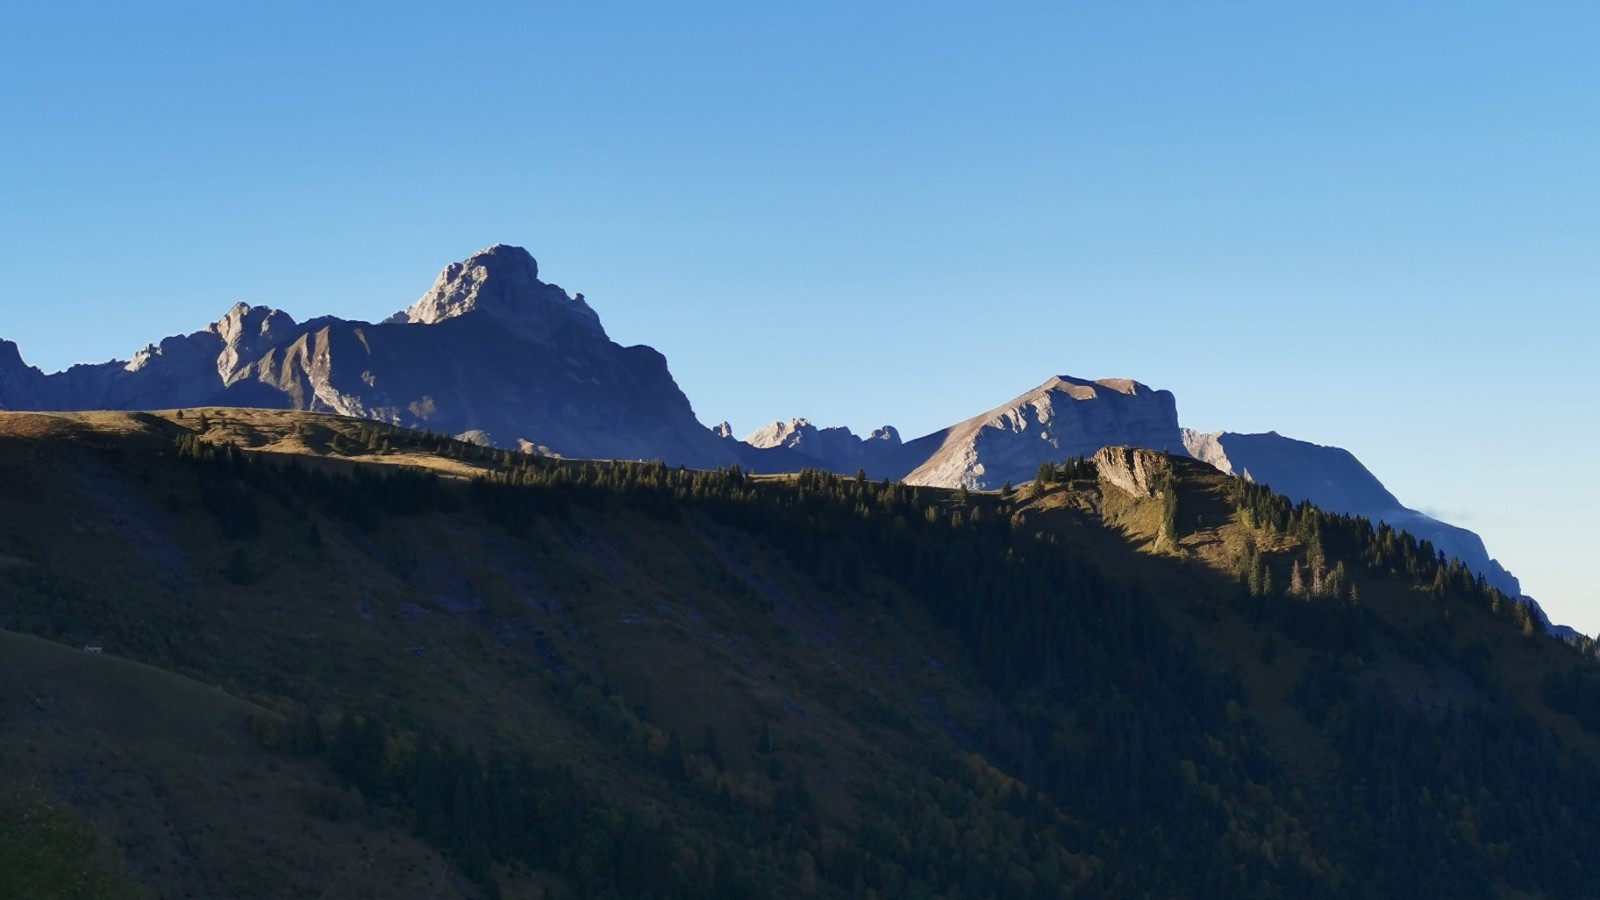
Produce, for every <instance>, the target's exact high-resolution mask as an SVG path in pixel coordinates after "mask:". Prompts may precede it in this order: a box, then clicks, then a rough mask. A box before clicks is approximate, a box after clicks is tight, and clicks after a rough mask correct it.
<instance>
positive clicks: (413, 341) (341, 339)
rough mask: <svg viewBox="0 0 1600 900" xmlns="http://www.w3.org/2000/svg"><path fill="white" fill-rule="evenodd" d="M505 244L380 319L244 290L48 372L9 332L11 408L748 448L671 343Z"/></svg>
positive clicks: (659, 454)
mask: <svg viewBox="0 0 1600 900" xmlns="http://www.w3.org/2000/svg"><path fill="white" fill-rule="evenodd" d="M538 274H539V269H538V264H537V263H536V262H535V261H534V259H533V257H532V256H531V255H529V254H528V252H527V251H526V250H523V249H521V248H519V247H509V246H506V245H498V246H495V247H491V248H489V249H487V250H484V251H482V252H480V253H478V254H475V255H474V256H472V257H471V258H470V259H467V260H465V261H464V262H460V263H454V264H452V265H450V266H448V267H447V268H446V269H445V270H444V271H443V272H442V273H441V274H440V276H439V279H438V281H437V282H436V283H435V284H434V286H433V288H432V290H430V291H429V292H428V293H427V294H426V295H424V296H423V297H422V298H421V299H420V300H418V301H417V302H416V303H415V304H413V305H412V306H411V307H410V308H409V309H407V310H405V311H403V312H400V313H397V314H395V315H394V316H392V317H390V318H389V319H387V320H385V321H384V322H382V323H380V324H376V325H374V324H369V323H365V322H348V321H344V320H341V319H336V318H332V317H325V318H320V319H313V320H311V321H309V322H304V323H296V322H295V321H294V320H293V319H291V318H290V317H289V316H288V315H287V314H285V313H282V312H280V311H277V310H272V309H268V308H266V307H249V306H246V305H244V304H239V305H237V306H235V307H234V308H233V309H231V310H229V312H228V313H227V315H225V316H224V317H223V318H222V319H220V320H219V321H217V322H216V323H214V324H212V325H210V326H208V327H207V328H206V329H204V330H203V331H199V332H196V333H194V334H191V335H188V336H183V337H170V338H167V339H165V340H163V341H162V342H161V343H160V344H159V345H158V346H157V345H152V346H150V347H147V348H145V349H144V350H141V351H140V352H139V353H137V354H135V356H134V358H133V359H132V360H131V361H128V362H125V363H124V362H121V361H113V362H108V363H102V364H99V365H92V366H74V367H72V368H71V369H68V370H67V371H65V372H61V373H57V374H54V375H45V374H43V373H41V372H39V371H38V370H37V369H33V368H31V367H28V366H26V365H25V364H24V363H23V362H22V359H21V357H20V356H19V355H18V353H17V349H16V346H15V345H14V344H11V343H9V342H4V343H0V408H4V409H14V410H30V409H31V410H51V409H55V410H75V409H76V410H81V409H125V410H133V409H176V408H184V407H191V406H204V405H208V404H227V405H232V406H253V407H262V408H277V409H304V410H317V411H327V412H336V413H340V414H343V415H350V416H359V417H363V418H370V419H376V420H378V421H381V422H386V423H390V424H399V425H404V426H408V427H415V428H419V429H420V428H428V429H431V430H434V431H441V432H446V433H451V434H462V433H466V432H475V433H477V434H478V435H479V436H480V438H481V439H483V440H487V441H490V442H492V443H494V444H497V445H499V446H506V447H517V446H528V447H537V448H542V449H544V450H547V451H548V452H551V453H555V454H559V455H562V456H568V457H582V458H601V459H662V460H665V461H668V462H671V463H673V464H684V465H691V466H702V467H713V466H716V465H721V464H725V463H728V462H731V461H733V460H734V459H735V454H734V453H733V452H731V450H730V449H729V448H728V447H727V446H726V445H725V444H724V443H723V442H722V441H719V440H717V439H716V438H715V437H714V436H713V435H711V434H709V433H708V432H707V431H706V429H705V428H704V427H702V426H701V425H700V423H699V422H698V421H697V420H696V419H695V416H694V412H693V410H692V409H691V408H690V405H689V401H688V399H687V398H686V397H684V395H683V392H682V391H680V390H679V389H678V386H677V384H676V383H675V382H674V381H673V379H672V376H671V374H670V373H669V372H668V371H667V364H666V360H665V359H664V358H663V357H662V356H661V354H659V353H657V352H656V351H654V350H652V349H650V348H649V347H645V346H637V347H621V346H619V345H617V344H615V343H613V342H612V341H611V340H609V339H608V338H607V337H606V333H605V330H604V329H603V328H602V327H601V325H600V320H599V317H598V316H596V315H595V313H594V311H593V310H592V309H590V308H589V306H588V305H587V304H586V303H585V302H584V299H583V295H582V294H579V295H577V296H575V297H573V296H568V294H567V293H566V292H565V291H563V290H562V289H561V288H559V287H557V286H555V285H553V284H546V283H544V282H542V281H540V280H539V278H538Z"/></svg>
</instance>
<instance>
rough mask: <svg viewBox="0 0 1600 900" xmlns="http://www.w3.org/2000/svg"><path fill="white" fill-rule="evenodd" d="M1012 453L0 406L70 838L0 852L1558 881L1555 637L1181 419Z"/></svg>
mask: <svg viewBox="0 0 1600 900" xmlns="http://www.w3.org/2000/svg"><path fill="white" fill-rule="evenodd" d="M428 327H433V326H428ZM708 433H709V432H708ZM1040 475H1041V478H1040V479H1039V480H1037V481H1035V482H1032V483H1029V484H1026V485H1024V486H1023V487H1021V488H1020V489H1019V490H1016V491H1014V492H1007V493H981V492H975V491H970V490H967V489H955V490H950V489H937V488H926V487H924V488H917V487H912V486H907V485H902V484H892V483H882V482H874V481H870V480H866V479H856V478H842V477H836V476H830V475H824V474H820V473H814V472H813V473H807V474H805V475H802V476H796V477H763V478H751V477H749V476H747V475H745V474H743V473H740V472H737V471H732V470H723V471H718V472H695V471H685V470H678V469H674V468H670V467H665V466H660V465H638V464H627V463H617V464H610V463H583V462H563V461H558V460H550V459H535V458H531V457H526V456H522V455H518V454H512V453H508V452H505V451H499V450H492V449H488V448H484V447H480V446H476V445H472V444H467V443H462V442H457V441H451V440H448V439H446V438H442V437H439V436H436V435H425V434H417V433H414V432H406V431H402V430H399V429H393V428H390V427H388V426H381V425H375V424H374V423H372V422H370V421H365V420H359V419H348V418H339V417H334V416H329V415H321V414H314V413H305V412H281V411H263V410H230V409H215V408H208V409H199V410H197V409H189V410H185V411H184V412H183V413H182V415H180V414H178V413H177V412H170V413H161V414H145V413H88V414H73V415H39V414H15V413H12V414H0V479H3V483H4V484H6V485H7V486H8V487H7V489H6V490H5V491H0V628H3V629H6V630H8V631H10V632H25V633H27V634H29V635H32V636H35V637H42V638H47V639H49V640H51V641H53V642H54V644H52V645H45V644H42V643H41V642H39V641H36V640H33V639H32V638H26V637H23V636H21V635H16V634H5V633H3V632H0V676H4V677H3V678H0V809H15V808H23V809H32V810H38V809H43V808H46V807H53V808H54V809H55V812H54V813H53V814H52V815H53V816H54V819H53V820H52V821H54V822H56V823H57V826H59V833H60V834H62V835H65V837H64V838H63V839H61V840H54V841H52V842H49V843H47V844H43V845H40V844H38V843H37V842H35V843H34V844H31V845H28V846H21V845H20V844H15V843H8V840H13V839H12V838H8V835H11V834H12V832H8V831H7V830H6V829H5V827H4V823H3V822H0V861H3V860H7V859H15V858H19V854H25V855H26V856H27V857H28V858H33V859H39V860H42V861H43V862H44V863H48V864H49V866H50V867H51V871H71V870H73V869H74V868H76V869H77V870H78V871H85V872H93V873H98V874H96V875H95V878H96V879H97V883H98V884H100V885H102V886H104V885H110V886H111V887H113V888H116V887H119V886H125V885H121V883H120V882H118V881H117V879H118V878H122V879H130V880H132V881H134V882H137V883H138V884H141V885H143V886H144V887H145V888H147V889H148V890H149V891H151V892H152V893H153V894H154V895H156V896H193V897H237V896H259V895H276V894H282V895H305V894H308V893H309V894H311V895H315V894H316V893H319V892H325V893H328V894H329V895H330V896H333V895H338V896H440V897H463V898H467V897H487V896H492V895H494V894H498V895H500V896H505V897H616V896H624V897H632V896H657V897H755V896H824V897H859V896H866V895H867V894H868V893H869V892H871V893H874V894H876V895H877V896H880V897H913V896H935V895H942V896H963V897H976V898H985V897H995V898H999V897H1067V896H1073V897H1129V896H1188V897H1230V898H1233V897H1242V898H1255V897H1260V898H1268V897H1286V896H1293V897H1297V898H1298V897H1305V898H1320V897H1329V898H1331V897H1352V896H1354V897H1392V896H1449V897H1468V898H1476V897H1485V898H1486V897H1492V896H1512V895H1519V894H1520V895H1532V896H1546V897H1584V896H1589V895H1591V894H1592V886H1593V878H1592V875H1591V873H1590V872H1589V871H1588V866H1587V864H1586V863H1585V860H1586V859H1587V858H1588V856H1589V854H1590V852H1591V851H1592V847H1593V846H1594V845H1595V844H1596V843H1597V842H1600V822H1597V821H1596V820H1595V818H1594V817H1593V816H1592V814H1591V812H1592V810H1593V808H1594V807H1595V805H1596V804H1597V803H1600V765H1597V760H1600V713H1597V712H1596V710H1600V667H1596V665H1595V664H1594V663H1593V661H1592V657H1591V654H1592V652H1593V648H1592V647H1591V646H1567V645H1563V644H1561V643H1558V642H1556V641H1553V640H1550V639H1548V638H1545V637H1543V636H1542V635H1541V634H1540V633H1539V630H1538V628H1537V623H1536V622H1535V621H1534V619H1533V617H1532V614H1531V612H1530V611H1529V609H1528V608H1527V607H1526V606H1523V605H1521V604H1518V603H1516V602H1514V601H1513V600H1511V599H1509V598H1507V597H1505V596H1504V595H1502V594H1500V593H1499V592H1497V591H1494V590H1492V589H1488V588H1485V587H1484V586H1482V585H1480V584H1479V583H1477V582H1476V580H1474V579H1473V578H1472V577H1471V576H1470V575H1469V574H1468V573H1467V572H1466V570H1465V569H1464V568H1462V567H1460V566H1451V565H1442V564H1440V563H1439V562H1438V560H1437V559H1436V558H1434V557H1432V556H1430V555H1428V554H1426V553H1424V552H1422V550H1421V548H1420V547H1419V545H1418V544H1417V542H1416V541H1415V540H1413V539H1412V538H1410V537H1409V536H1407V535H1404V534H1400V533H1397V532H1395V531H1394V530H1393V529H1391V528H1388V527H1380V528H1378V529H1376V530H1374V528H1373V527H1372V526H1371V524H1370V523H1368V522H1366V521H1363V520H1358V519H1352V518H1348V517H1340V516H1332V515H1327V514H1324V513H1321V512H1319V511H1317V510H1316V509H1315V508H1313V507H1310V506H1306V505H1301V506H1295V505H1294V504H1291V503H1289V502H1288V501H1286V500H1284V499H1283V498H1281V497H1279V496H1277V495H1274V494H1271V493H1269V492H1267V491H1266V490H1264V489H1262V488H1261V487H1259V486H1257V485H1252V484H1250V483H1248V482H1245V481H1243V480H1241V479H1236V478H1231V477H1229V476H1226V475H1224V474H1222V473H1220V472H1218V471H1216V470H1215V469H1212V468H1211V467H1209V466H1206V465H1204V464H1202V463H1199V462H1197V461H1195V460H1191V459H1188V458H1186V457H1182V456H1174V455H1169V454H1161V453H1155V452H1150V451H1143V450H1135V449H1119V450H1114V451H1106V452H1104V453H1100V454H1098V455H1097V458H1096V460H1095V461H1094V463H1093V464H1089V463H1082V462H1068V463H1065V464H1062V465H1048V466H1044V467H1042V471H1041V472H1040ZM91 641H92V642H94V643H96V644H97V645H100V646H103V647H104V650H105V652H104V654H88V653H83V652H81V650H79V649H77V648H81V647H83V646H84V645H85V644H86V643H88V642H91ZM1580 651H1582V652H1580ZM241 809H248V810H250V811H251V815H248V816H247V815H240V814H239V810H241ZM74 823H76V824H74ZM82 829H89V832H88V836H87V837H84V835H83V834H82V833H81V832H82ZM19 847H20V849H19ZM108 848H109V849H108ZM8 854H10V855H8ZM118 854H120V855H121V856H122V857H123V858H124V859H125V863H124V865H123V868H122V870H121V872H120V874H119V873H118V872H117V870H116V866H115V863H114V860H115V858H116V856H117V855H118ZM80 861H81V862H82V865H79V862H80ZM7 874H8V873H6V872H0V886H4V885H7V884H9V883H10V882H7V881H6V880H5V878H6V875H7ZM102 893H110V891H104V892H102ZM58 895H61V894H58ZM43 896H49V894H45V895H43Z"/></svg>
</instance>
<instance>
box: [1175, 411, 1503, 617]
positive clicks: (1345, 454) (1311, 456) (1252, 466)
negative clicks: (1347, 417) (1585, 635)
mask: <svg viewBox="0 0 1600 900" xmlns="http://www.w3.org/2000/svg"><path fill="white" fill-rule="evenodd" d="M1183 439H1184V445H1185V446H1186V447H1187V448H1188V450H1189V453H1190V454H1191V455H1192V456H1194V457H1195V458H1196V459H1199V460H1202V461H1203V462H1207V463H1210V464H1211V465H1212V466H1214V467H1216V468H1217V469H1220V470H1221V471H1223V472H1226V473H1228V474H1229V475H1238V476H1240V477H1242V478H1248V479H1250V480H1251V481H1255V482H1257V483H1259V484H1264V485H1267V486H1268V487H1271V488H1272V489H1273V490H1274V491H1277V492H1278V493H1280V494H1283V495H1284V496H1286V497H1288V498H1289V499H1291V500H1294V501H1296V502H1299V501H1302V500H1306V501H1310V502H1311V503H1313V504H1315V505H1316V506H1318V507H1320V508H1322V509H1324V510H1326V511H1328V512H1335V513H1344V514H1347V515H1354V516H1364V517H1365V518H1367V519H1370V520H1371V521H1372V522H1373V523H1374V524H1377V523H1378V522H1387V523H1389V524H1390V525H1392V526H1394V527H1395V528H1399V529H1401V530H1403V531H1407V532H1410V533H1411V534H1412V535H1413V536H1414V537H1416V538H1418V539H1419V540H1425V541H1429V542H1431V543H1432V544H1433V546H1434V548H1435V549H1436V550H1439V551H1442V552H1443V553H1444V554H1445V555H1446V556H1449V557H1454V558H1456V559H1459V560H1461V562H1462V563H1463V564H1465V565H1466V566H1467V568H1469V569H1471V570H1472V571H1474V572H1477V573H1479V574H1481V575H1483V577H1484V578H1485V579H1487V580H1488V582H1489V583H1490V584H1492V585H1494V586H1495V587H1497V588H1499V589H1500V590H1501V591H1502V592H1504V593H1505V594H1507V595H1509V596H1512V597H1517V596H1521V593H1522V586H1521V584H1519V583H1518V581H1517V579H1516V578H1515V577H1514V576H1512V574H1511V573H1510V572H1508V571H1506V570H1505V568H1504V567H1503V566H1501V565H1500V563H1499V561H1497V560H1495V559H1493V558H1491V557H1490V556H1489V551H1488V550H1487V549H1485V548H1484V545H1483V539H1482V538H1480V537H1478V535H1476V534H1474V533H1473V532H1471V531H1468V530H1467V529H1465V528H1460V527H1457V526H1455V525H1451V524H1449V523H1448V522H1441V521H1439V520H1438V519H1435V518H1433V517H1431V516H1428V515H1426V514H1424V513H1420V512H1418V511H1416V510H1414V509H1410V508H1408V507H1406V506H1405V505H1404V504H1402V503H1401V502H1400V501H1399V500H1398V499H1397V498H1396V497H1395V496H1394V494H1392V493H1390V492H1389V490H1388V489H1387V488H1385V487H1384V486H1383V483H1382V482H1380V481H1378V479H1377V478H1376V477H1374V476H1373V474H1372V473H1371V472H1370V471H1368V470H1367V467H1366V466H1364V465H1362V464H1361V461H1360V460H1358V459H1356V458H1355V456H1354V455H1352V454H1351V453H1350V452H1349V451H1348V450H1343V449H1340V448H1338V447H1324V446H1322V445H1320V444H1312V443H1309V442H1307V441H1298V440H1295V439H1294V438H1288V437H1284V436H1283V435H1281V434H1278V433H1277V432H1275V431H1269V432H1267V433H1266V434H1234V433H1232V432H1226V431H1218V432H1212V433H1210V434H1202V433H1200V432H1197V431H1191V430H1189V429H1184V432H1183Z"/></svg>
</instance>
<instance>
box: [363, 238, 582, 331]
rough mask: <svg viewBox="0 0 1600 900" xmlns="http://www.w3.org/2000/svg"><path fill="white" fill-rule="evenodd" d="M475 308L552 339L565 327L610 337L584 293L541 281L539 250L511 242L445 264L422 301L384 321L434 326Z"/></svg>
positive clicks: (516, 326) (518, 328)
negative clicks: (552, 334) (536, 255)
mask: <svg viewBox="0 0 1600 900" xmlns="http://www.w3.org/2000/svg"><path fill="white" fill-rule="evenodd" d="M473 312H482V313H486V314H489V315H492V316H495V317H497V318H499V319H502V320H503V321H504V322H505V323H507V324H509V325H511V326H512V327H514V328H516V329H517V330H518V331H519V332H521V333H523V334H524V335H525V336H529V337H546V336H548V335H549V333H550V332H552V331H554V330H555V329H557V328H559V327H560V326H562V325H575V326H577V327H578V328H580V329H582V330H584V331H587V332H590V333H592V334H593V335H595V336H597V337H602V338H603V337H605V329H604V328H602V327H601V325H600V317H599V316H598V315H596V314H595V312H594V310H592V309H590V308H589V304H587V303H585V302H584V299H583V295H582V294H578V295H576V296H568V295H567V292H566V291H564V290H562V289H561V288H559V287H557V286H556V285H553V284H546V283H545V282H542V281H540V280H539V263H538V261H537V260H535V259H534V258H533V254H531V253H529V252H528V251H527V250H524V249H523V248H521V247H513V246H511V245H509V244H495V245H494V246H493V247H489V248H487V249H484V250H479V251H478V252H477V253H474V254H473V255H472V256H469V257H467V258H466V259H465V260H462V261H461V262H456V263H451V264H450V265H448V266H445V267H444V270H443V271H441V272H440V273H439V277H438V279H437V280H435V281H434V283H433V288H432V289H431V290H429V291H428V292H427V293H426V294H423V295H422V298H421V299H420V300H418V301H417V302H416V303H413V304H412V305H411V306H410V307H408V308H406V309H405V310H404V311H402V312H398V313H395V314H394V315H392V316H390V317H389V318H388V319H386V320H384V321H385V323H387V324H409V325H433V324H436V323H438V322H443V321H445V320H447V319H454V318H457V317H459V316H464V315H466V314H468V313H473Z"/></svg>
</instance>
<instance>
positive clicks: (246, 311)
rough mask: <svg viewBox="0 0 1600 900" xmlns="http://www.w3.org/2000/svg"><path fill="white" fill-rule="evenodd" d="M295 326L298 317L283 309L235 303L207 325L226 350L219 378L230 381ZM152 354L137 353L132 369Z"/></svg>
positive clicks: (222, 353)
mask: <svg viewBox="0 0 1600 900" xmlns="http://www.w3.org/2000/svg"><path fill="white" fill-rule="evenodd" d="M294 327H295V321H294V318H293V317H291V316H290V315H289V314H288V313H286V312H284V311H283V310H280V309H273V308H272V307H270V306H251V305H250V304H248V303H244V302H240V303H235V304H234V305H233V306H232V307H231V308H229V310H228V311H227V312H225V313H223V314H222V318H220V319H218V320H217V321H215V322H213V323H211V324H210V325H208V326H206V332H207V333H210V334H213V335H216V336H217V337H218V338H221V339H222V349H221V350H220V351H218V353H217V375H218V376H220V377H221V378H222V380H223V381H224V382H226V381H227V380H228V378H229V376H230V375H232V374H233V372H234V371H235V370H236V369H238V368H239V365H240V363H241V361H247V360H249V359H250V358H251V357H253V356H255V355H256V354H257V353H258V352H259V351H261V350H263V349H265V348H267V347H270V346H272V345H273V344H274V343H276V342H277V341H279V340H280V339H282V338H283V337H284V336H286V335H287V334H289V332H290V331H292V330H293V329H294ZM197 337H198V335H197ZM170 340H172V339H169V341H170ZM169 341H162V342H161V343H162V346H161V348H160V349H161V350H162V351H168V350H170V349H171V348H169V347H168V346H167V345H168V343H169ZM152 352H153V348H148V347H147V348H145V350H142V351H140V353H139V354H136V355H135V356H134V360H133V362H132V363H130V364H129V370H130V371H134V366H135V365H142V362H143V361H142V360H141V358H140V357H141V355H143V356H145V357H146V358H148V356H149V355H150V354H151V353H152Z"/></svg>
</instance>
